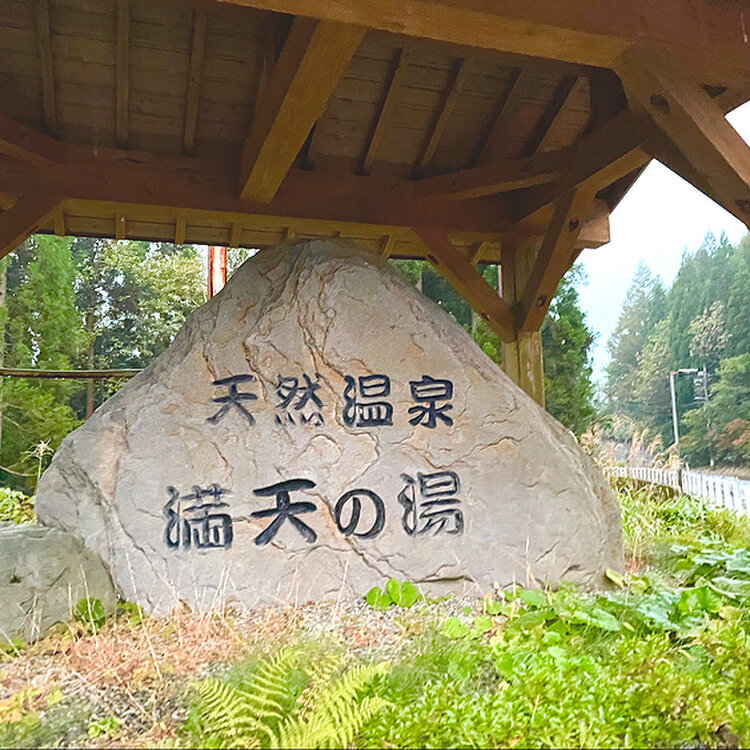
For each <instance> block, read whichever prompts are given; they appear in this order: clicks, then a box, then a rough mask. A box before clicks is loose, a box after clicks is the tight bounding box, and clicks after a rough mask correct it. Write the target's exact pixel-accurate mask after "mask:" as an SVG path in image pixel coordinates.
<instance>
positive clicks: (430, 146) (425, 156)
mask: <svg viewBox="0 0 750 750" xmlns="http://www.w3.org/2000/svg"><path fill="white" fill-rule="evenodd" d="M472 59H473V55H471V54H469V55H467V56H466V57H464V58H462V59H460V60H458V61H457V63H456V65H455V67H454V70H453V74H452V76H451V80H450V83H449V84H448V88H447V89H446V90H445V94H444V95H443V100H442V102H441V103H440V107H439V108H438V113H437V117H436V118H435V121H434V122H433V124H432V129H431V130H430V134H429V135H428V136H427V140H426V141H425V144H424V146H423V147H422V153H421V154H420V155H419V159H418V160H417V163H416V165H415V169H416V172H417V173H420V172H422V171H423V170H424V169H425V167H427V166H428V165H429V163H430V162H431V161H432V157H433V156H434V155H435V151H436V150H437V147H438V145H439V143H440V139H441V138H442V137H443V133H444V132H445V128H446V127H447V126H448V120H450V117H451V115H452V114H453V110H454V108H455V106H456V102H457V101H458V97H459V94H460V93H461V89H463V87H464V83H465V82H466V76H467V75H468V73H469V68H470V67H471V62H472Z"/></svg>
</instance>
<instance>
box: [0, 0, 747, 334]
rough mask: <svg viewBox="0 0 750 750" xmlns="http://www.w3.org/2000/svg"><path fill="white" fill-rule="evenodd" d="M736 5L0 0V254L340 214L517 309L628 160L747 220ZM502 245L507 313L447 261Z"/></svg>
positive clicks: (462, 284)
mask: <svg viewBox="0 0 750 750" xmlns="http://www.w3.org/2000/svg"><path fill="white" fill-rule="evenodd" d="M740 5H741V4H735V3H717V2H713V1H712V0H660V3H659V4H658V6H655V5H654V3H653V1H652V0H628V2H627V3H622V2H620V0H611V1H610V2H599V3H591V2H590V0H555V3H553V4H548V3H539V2H538V0H398V2H396V1H395V0H368V1H367V2H362V3H345V2H341V1H340V0H221V1H217V0H159V2H155V1H154V0H0V254H5V253H7V252H9V251H10V250H12V249H13V248H14V247H15V246H16V245H17V244H18V243H19V242H20V241H22V240H23V239H24V238H25V237H26V236H28V235H29V233H31V232H33V231H43V232H54V233H56V234H74V235H91V236H99V237H116V238H133V239H146V240H161V241H174V242H177V243H184V242H194V243H215V244H227V245H232V246H238V245H243V246H265V245H269V244H273V243H275V242H277V241H279V240H281V239H284V238H286V237H289V236H296V237H309V236H322V235H331V234H340V235H342V236H345V237H353V238H357V239H361V240H363V241H365V242H367V243H368V244H370V245H371V246H372V247H374V248H377V249H378V250H379V251H380V252H382V253H383V255H385V256H395V257H423V258H428V259H430V260H431V261H432V262H434V263H435V264H436V265H437V266H438V268H439V269H440V270H441V272H443V273H444V274H445V275H446V278H449V280H450V281H451V283H454V286H456V287H457V288H459V289H460V290H461V291H462V293H464V294H465V296H467V298H470V302H471V301H472V300H471V298H472V295H473V297H474V300H473V302H474V303H475V306H478V307H479V309H480V310H481V312H482V314H483V315H485V317H487V318H488V319H493V320H494V319H495V317H497V315H499V316H500V318H503V321H504V322H503V321H501V322H500V323H498V326H499V329H502V330H503V331H504V332H505V334H507V335H508V336H511V334H513V331H517V330H519V329H520V330H528V329H529V326H531V329H533V327H534V325H536V324H537V323H540V321H541V317H540V315H543V312H544V310H546V306H547V305H548V303H549V299H550V297H551V294H552V293H553V292H554V289H555V287H556V286H557V282H558V281H559V279H560V277H561V275H562V274H563V273H564V272H565V270H566V269H567V268H568V267H569V266H570V264H571V263H572V261H573V260H574V259H575V257H576V255H577V253H578V252H580V249H581V248H583V247H591V246H598V245H601V244H603V243H605V242H607V241H608V239H609V233H608V227H609V225H608V215H609V212H610V211H611V210H612V208H613V207H614V205H615V204H616V203H617V202H618V201H619V200H620V198H621V197H622V196H623V195H624V193H625V192H626V191H627V190H628V188H629V187H630V186H631V185H632V183H633V181H634V180H635V179H636V178H637V176H638V175H639V174H640V172H641V171H642V169H643V167H644V166H645V164H647V163H648V161H649V159H650V158H652V157H654V156H655V157H656V158H658V159H660V160H661V161H663V162H664V163H665V164H667V166H669V167H670V168H672V169H674V170H675V171H676V172H678V173H679V174H681V175H682V176H683V177H684V178H685V179H687V180H689V181H690V182H691V183H692V184H694V185H695V186H696V187H698V188H699V189H700V190H702V191H703V192H705V193H706V194H707V195H709V196H710V197H712V198H713V199H714V200H716V201H717V202H718V203H720V204H721V205H722V206H724V207H725V208H726V209H727V210H729V211H730V212H732V213H733V214H734V215H735V216H737V217H738V218H740V219H741V220H742V221H744V222H745V223H747V222H748V221H749V220H750V151H748V149H747V147H746V145H745V144H744V142H743V141H742V140H741V139H740V138H739V136H738V135H737V134H736V133H735V132H734V131H733V130H732V128H731V126H729V125H728V123H727V122H726V120H725V119H724V116H723V115H724V113H725V112H726V111H728V110H729V109H731V108H733V107H734V106H737V105H738V104H740V103H742V102H743V101H744V100H745V99H747V98H748V97H750V45H747V43H746V34H745V30H744V29H745V25H744V17H743V15H742V13H743V11H742V9H741V7H740ZM467 45H470V46H467ZM501 245H502V247H503V254H502V257H501ZM518 248H525V249H524V250H523V254H525V255H524V257H525V256H528V257H527V260H526V261H524V262H523V263H521V262H520V261H519V262H518V263H516V266H515V267H516V268H517V269H520V268H522V267H525V268H526V271H524V272H523V273H521V271H518V273H520V274H521V275H520V276H519V277H518V280H517V282H516V284H517V287H518V289H517V295H516V296H517V297H518V299H514V300H513V301H512V304H513V305H515V308H514V312H513V315H511V313H510V312H509V310H508V309H505V308H503V309H500V310H498V309H495V308H496V303H495V301H494V300H493V299H490V297H489V296H488V294H489V293H488V292H487V290H486V289H484V287H482V284H481V283H480V282H479V281H478V280H477V275H476V274H475V272H474V270H473V269H472V267H471V266H472V264H473V263H476V262H501V261H502V260H503V258H504V257H506V256H508V254H511V255H517V254H518V252H519V250H518ZM508 257H509V256H508ZM519 257H521V256H519ZM503 262H504V261H503ZM524 264H525V265H524ZM514 273H515V271H514ZM478 290H479V291H478ZM477 294H478V297H477ZM495 298H496V295H495ZM482 300H484V301H482ZM496 322H497V321H496ZM511 329H513V331H511ZM509 331H510V332H509ZM513 335H514V334H513Z"/></svg>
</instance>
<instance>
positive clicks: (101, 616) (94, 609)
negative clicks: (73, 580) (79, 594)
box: [73, 597, 107, 633]
mask: <svg viewBox="0 0 750 750" xmlns="http://www.w3.org/2000/svg"><path fill="white" fill-rule="evenodd" d="M73 618H74V619H75V620H77V621H78V622H80V623H82V624H83V625H84V626H85V627H86V629H87V630H88V631H89V632H90V633H96V632H97V631H99V630H101V629H102V627H103V626H104V623H105V622H106V621H107V612H106V611H105V609H104V605H103V604H102V602H101V599H92V598H91V597H88V598H86V599H81V600H80V601H79V602H78V604H76V606H75V607H74V608H73Z"/></svg>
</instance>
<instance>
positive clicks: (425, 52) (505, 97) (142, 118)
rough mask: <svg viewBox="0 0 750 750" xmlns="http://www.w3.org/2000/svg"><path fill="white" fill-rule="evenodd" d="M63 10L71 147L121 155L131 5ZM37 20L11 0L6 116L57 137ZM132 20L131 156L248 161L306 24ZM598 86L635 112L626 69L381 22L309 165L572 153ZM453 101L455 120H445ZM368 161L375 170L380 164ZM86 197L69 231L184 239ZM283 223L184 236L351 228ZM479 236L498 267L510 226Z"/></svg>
mask: <svg viewBox="0 0 750 750" xmlns="http://www.w3.org/2000/svg"><path fill="white" fill-rule="evenodd" d="M48 8H49V38H50V41H51V67H52V69H53V71H54V73H53V75H54V81H53V85H54V106H55V117H56V133H55V134H56V137H57V138H58V139H59V140H60V141H63V142H66V143H73V144H82V145H87V146H92V147H95V148H101V147H106V148H113V147H115V145H116V132H115V131H116V120H117V96H118V94H117V89H118V75H117V44H118V39H117V37H118V25H117V2H116V0H49V2H48ZM196 8H197V9H198V11H203V12H204V13H205V33H204V36H203V40H202V42H203V46H202V50H201V52H200V55H201V61H200V62H201V70H200V87H199V92H198V97H197V108H196V111H195V116H194V121H193V123H192V124H188V123H187V122H186V117H187V116H188V113H187V112H186V101H187V98H188V93H189V88H190V81H191V55H195V52H194V51H193V46H194V30H195V23H196ZM37 14H38V10H37V6H36V4H35V3H34V2H29V1H28V0H0V107H1V112H2V114H3V115H6V116H7V117H10V118H12V119H13V120H16V121H17V122H19V123H23V124H24V125H27V126H28V127H30V128H33V129H35V130H39V131H42V132H45V131H48V130H49V128H48V124H47V123H46V122H45V107H44V94H43V89H44V85H45V84H44V80H43V79H44V63H43V60H42V58H41V56H40V49H39V38H38V16H37ZM129 16H130V22H129V40H128V89H129V90H128V102H127V143H126V145H127V148H128V149H131V150H134V151H138V152H147V153H149V154H158V155H182V154H185V153H190V154H191V155H194V156H196V157H206V158H208V159H210V158H211V157H212V156H213V155H215V154H216V153H221V154H222V157H223V158H224V159H226V160H227V161H230V160H232V159H234V160H235V161H236V160H238V159H239V157H240V154H241V152H242V147H243V144H244V142H245V139H246V138H247V134H248V132H249V130H250V127H251V123H252V118H253V112H254V108H255V106H256V98H257V94H258V91H259V87H260V81H261V76H262V71H263V66H264V62H263V56H264V54H266V50H267V47H268V44H269V37H270V38H271V44H272V45H273V48H274V52H275V54H278V53H279V51H280V50H281V48H282V47H283V43H284V40H285V38H286V36H287V35H288V32H289V29H290V28H291V25H292V21H293V17H292V16H289V15H285V14H279V13H272V12H269V11H263V10H257V9H255V8H247V7H238V6H232V5H226V4H216V5H213V4H204V5H202V6H201V5H198V6H196V5H195V4H193V3H190V2H176V1H170V0H167V1H165V2H153V0H131V2H130V3H129ZM399 67H401V68H402V71H401V73H400V74H399V75H398V82H397V83H398V85H397V86H396V87H394V88H393V91H392V94H391V97H390V101H389V107H388V112H387V119H386V120H385V121H384V122H383V125H382V128H381V134H382V135H381V136H380V137H379V140H378V143H377V144H376V148H375V149H374V150H373V152H372V153H371V154H369V156H368V149H369V148H370V144H371V142H372V139H373V129H374V127H375V126H376V124H377V122H378V117H379V115H380V113H381V111H382V109H383V105H384V101H385V99H386V98H387V97H388V92H389V90H390V89H391V87H392V83H393V79H394V74H395V73H396V71H397V70H398V69H399ZM592 87H598V89H599V92H600V93H599V96H600V98H602V99H605V100H606V102H605V103H606V106H607V107H608V109H609V111H608V112H604V113H602V116H606V115H607V114H611V113H612V111H613V110H615V111H616V110H617V109H620V108H622V107H624V105H625V99H624V95H623V94H622V91H621V87H620V85H619V82H618V80H617V78H616V76H614V75H613V74H612V73H611V72H609V71H606V70H604V69H602V68H594V67H590V66H583V65H574V64H568V63H564V62H559V61H551V60H542V59H539V58H531V57H524V56H520V55H509V54H507V53H500V52H493V51H490V50H478V49H472V48H469V47H462V46H458V45H454V44H450V43H440V42H435V41H433V40H423V39H414V38H409V37H405V36H403V35H397V34H393V33H388V32H383V31H378V30H372V29H371V30H368V31H367V33H366V34H365V35H364V38H363V39H362V41H361V42H360V44H359V45H358V48H357V50H356V52H355V54H354V55H353V57H352V58H351V60H350V61H349V64H348V66H347V67H346V69H345V72H344V74H343V76H342V77H341V79H340V80H339V81H338V83H337V84H336V85H335V88H334V90H333V94H332V96H331V97H330V99H329V100H328V102H327V105H326V107H325V111H324V112H323V113H322V115H321V117H320V118H319V119H318V120H317V122H316V124H315V125H314V127H313V128H312V130H311V132H310V134H309V137H308V138H307V139H306V141H305V143H304V145H303V146H302V148H301V149H300V151H299V154H298V156H297V157H296V159H295V161H294V166H295V167H297V168H299V169H301V170H325V171H326V172H328V173H347V174H352V175H357V174H362V173H364V172H365V171H366V172H368V173H371V174H373V175H387V176H394V177H395V176H397V177H403V178H411V177H422V176H427V175H434V174H440V173H445V172H452V171H455V170H461V169H466V168H469V167H473V166H476V165H477V164H480V163H487V162H491V161H493V160H496V159H498V158H514V157H526V156H533V155H534V154H536V153H544V152H550V151H555V150H559V149H562V148H564V147H565V146H569V145H570V144H572V143H573V142H575V141H576V140H577V139H578V138H580V137H581V136H582V135H583V134H585V133H587V132H589V131H590V129H591V128H592V126H593V125H594V124H595V117H594V116H593V115H592V105H591V102H592ZM449 96H450V102H449V107H450V111H449V112H447V111H446V112H445V113H444V110H446V109H447V108H446V99H447V98H448V97H449ZM441 115H442V118H441ZM436 126H438V127H439V133H437V134H435V131H436ZM187 129H192V131H193V132H194V141H193V144H187V147H186V130H187ZM366 158H367V159H368V160H369V161H370V162H371V163H368V164H367V166H366V168H365V167H364V162H365V159H366ZM84 203H85V202H81V201H78V202H73V203H71V205H70V207H69V209H67V208H66V211H65V220H64V221H65V230H66V232H68V233H71V234H76V235H95V236H111V237H114V236H120V235H122V234H124V235H126V236H128V237H132V238H138V239H149V240H164V241H170V240H173V239H174V236H175V221H176V218H175V217H174V216H172V215H168V216H166V217H165V220H160V219H162V218H163V217H164V212H162V214H161V216H159V215H153V216H147V215H145V213H144V212H143V211H135V212H133V211H130V212H128V211H127V210H123V211H120V212H118V211H117V210H116V209H115V208H113V207H112V206H111V205H110V206H106V205H100V206H94V205H91V204H89V205H84ZM128 213H130V214H132V215H128ZM172 213H174V212H172ZM118 214H122V215H124V216H125V221H126V223H127V226H126V228H125V229H124V230H123V231H118V228H117V227H116V219H117V216H118ZM157 214H158V212H157ZM278 218H281V217H274V218H273V219H269V220H267V221H265V222H264V221H260V222H259V221H252V222H250V224H251V225H252V226H247V227H242V226H241V227H239V228H237V227H235V226H234V224H235V221H233V220H232V218H231V217H230V218H229V219H228V220H226V221H216V220H215V218H214V217H208V216H206V217H203V218H200V217H198V216H197V215H190V214H189V213H188V214H186V226H185V241H188V242H202V243H221V244H229V243H230V242H231V243H233V244H241V245H248V246H251V245H266V244H271V243H273V242H276V241H278V240H280V239H283V238H284V237H285V236H287V234H289V233H292V234H294V235H295V236H305V235H308V234H309V235H310V236H313V235H316V234H321V233H322V234H330V233H331V231H337V230H335V229H333V230H332V229H331V227H328V226H325V227H318V226H317V224H316V222H314V221H309V222H305V221H304V220H303V219H299V218H297V217H292V218H293V219H294V220H291V221H288V222H286V223H285V222H280V221H279V220H278ZM209 219H210V220H209ZM592 221H593V220H592ZM600 225H601V218H600V217H599V221H598V222H596V221H594V222H593V224H592V231H591V237H590V238H589V241H590V243H591V244H600V243H601V239H600V237H601V231H600V229H599V227H600ZM233 227H234V234H233ZM53 229H54V227H53V222H52V220H51V219H49V220H47V221H46V222H45V223H43V224H42V225H41V227H40V230H41V231H53ZM477 229H478V231H477V232H474V233H472V232H468V233H466V232H464V233H463V234H465V235H466V236H465V237H459V238H458V243H459V245H463V246H467V245H472V244H475V243H477V242H479V241H480V240H482V239H485V240H486V244H485V245H484V247H483V248H482V255H483V256H486V257H487V258H488V259H495V260H497V259H498V257H499V256H498V252H499V248H498V247H497V239H498V238H497V233H492V234H490V235H489V236H488V237H486V238H485V237H484V235H485V234H486V233H485V232H482V231H481V228H480V227H478V228H477ZM338 231H341V232H342V234H345V235H346V236H359V237H360V238H363V239H369V240H372V241H377V242H382V241H383V240H382V238H383V236H385V233H384V232H380V233H378V232H377V231H375V232H374V231H373V230H371V229H369V228H368V229H362V230H361V231H359V232H357V231H356V230H354V229H353V228H351V227H342V228H341V229H340V230H338ZM493 235H494V236H493ZM584 235H585V232H584ZM493 245H494V247H493ZM391 252H392V254H393V255H397V256H398V255H401V256H419V257H421V256H423V255H424V253H423V250H422V249H421V247H420V246H419V245H417V244H415V242H414V241H413V240H412V239H410V238H403V239H396V240H395V241H393V242H392V250H391Z"/></svg>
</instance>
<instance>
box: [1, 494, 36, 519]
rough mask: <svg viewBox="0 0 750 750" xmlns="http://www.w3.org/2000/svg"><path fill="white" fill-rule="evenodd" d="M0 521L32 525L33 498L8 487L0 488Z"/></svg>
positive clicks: (33, 517) (33, 516)
mask: <svg viewBox="0 0 750 750" xmlns="http://www.w3.org/2000/svg"><path fill="white" fill-rule="evenodd" d="M0 521H12V522H13V523H34V522H35V521H36V515H35V514H34V498H32V497H27V496H26V495H24V494H23V492H19V491H18V490H12V489H10V488H9V487H0Z"/></svg>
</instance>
